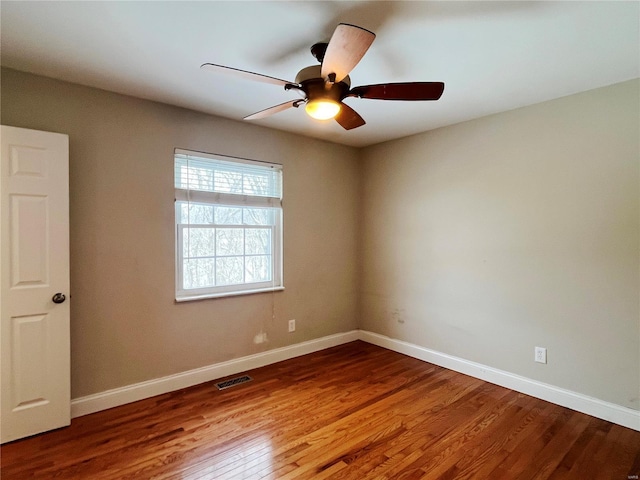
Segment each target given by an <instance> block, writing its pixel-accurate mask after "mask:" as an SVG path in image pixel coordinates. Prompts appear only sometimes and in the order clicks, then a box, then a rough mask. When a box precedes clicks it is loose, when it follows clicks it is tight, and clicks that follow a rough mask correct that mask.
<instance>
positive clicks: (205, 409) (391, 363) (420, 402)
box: [1, 342, 640, 480]
mask: <svg viewBox="0 0 640 480" xmlns="http://www.w3.org/2000/svg"><path fill="white" fill-rule="evenodd" d="M248 374H249V375H251V376H252V377H253V381H252V382H249V383H246V384H242V385H238V386H236V387H233V388H230V389H228V390H223V391H218V390H217V389H216V388H215V386H214V385H213V383H207V384H203V385H199V386H196V387H192V388H189V389H185V390H181V391H177V392H173V393H169V394H165V395H160V396H158V397H154V398H151V399H147V400H143V401H140V402H136V403H132V404H129V405H124V406H122V407H118V408H114V409H111V410H107V411H104V412H99V413H95V414H93V415H87V416H84V417H80V418H77V419H74V420H73V422H72V424H71V426H70V427H68V428H65V429H61V430H57V431H54V432H50V433H46V434H42V435H38V436H35V437H32V438H29V439H25V440H20V441H17V442H13V443H10V444H7V445H3V446H2V448H1V462H2V465H1V478H2V479H3V480H4V479H7V480H8V479H12V480H19V479H24V478H47V479H105V480H107V479H136V480H141V479H152V478H154V479H155V478H158V479H182V480H187V479H188V480H195V479H213V478H216V479H242V478H247V479H262V478H265V479H267V478H268V479H279V480H287V479H314V480H321V479H336V480H338V479H343V480H349V479H352V480H363V479H380V480H381V479H403V480H410V479H419V478H424V479H438V480H446V479H471V478H474V479H491V480H500V479H518V480H525V479H580V480H583V479H590V480H591V479H606V480H612V479H613V480H618V479H620V480H627V479H629V478H634V475H638V474H640V432H636V431H633V430H630V429H627V428H624V427H620V426H618V425H614V424H611V423H608V422H605V421H603V420H599V419H596V418H593V417H589V416H587V415H584V414H581V413H577V412H574V411H572V410H568V409H566V408H562V407H558V406H556V405H553V404H550V403H546V402H544V401H542V400H537V399H535V398H532V397H529V396H526V395H522V394H519V393H516V392H514V391H511V390H507V389H505V388H501V387H497V386H495V385H491V384H488V383H486V382H483V381H481V380H477V379H474V378H471V377H467V376H464V375H461V374H458V373H455V372H451V371H448V370H445V369H443V368H440V367H437V366H434V365H431V364H428V363H424V362H421V361H419V360H416V359H413V358H409V357H406V356H403V355H400V354H397V353H394V352H391V351H388V350H385V349H382V348H379V347H376V346H373V345H369V344H367V343H364V342H353V343H349V344H346V345H342V346H339V347H335V348H332V349H329V350H324V351H322V352H317V353H314V354H311V355H307V356H304V357H299V358H296V359H292V360H288V361H285V362H281V363H278V364H274V365H270V366H268V367H264V368H260V369H256V370H252V371H250V372H248ZM635 478H638V477H637V476H636V477H635Z"/></svg>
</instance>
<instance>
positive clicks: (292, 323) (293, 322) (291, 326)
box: [289, 318, 296, 332]
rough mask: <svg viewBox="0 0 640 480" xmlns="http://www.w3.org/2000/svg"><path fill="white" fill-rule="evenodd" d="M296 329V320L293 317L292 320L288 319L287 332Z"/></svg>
mask: <svg viewBox="0 0 640 480" xmlns="http://www.w3.org/2000/svg"><path fill="white" fill-rule="evenodd" d="M295 331H296V320H295V318H294V319H293V320H289V332H295Z"/></svg>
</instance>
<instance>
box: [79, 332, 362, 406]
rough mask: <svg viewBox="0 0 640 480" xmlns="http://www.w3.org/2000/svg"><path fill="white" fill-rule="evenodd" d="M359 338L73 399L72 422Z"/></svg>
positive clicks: (329, 339)
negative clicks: (79, 418)
mask: <svg viewBox="0 0 640 480" xmlns="http://www.w3.org/2000/svg"><path fill="white" fill-rule="evenodd" d="M358 338H359V332H358V330H352V331H350V332H345V333H338V334H335V335H329V336H326V337H322V338H318V339H316V340H310V341H308V342H303V343H298V344H296V345H290V346H288V347H282V348H276V349H274V350H269V351H266V352H262V353H257V354H255V355H249V356H246V357H242V358H236V359H233V360H229V361H227V362H222V363H216V364H214V365H208V366H206V367H201V368H196V369H194V370H188V371H186V372H182V373H177V374H175V375H169V376H167V377H162V378H156V379H153V380H148V381H146V382H140V383H136V384H134V385H128V386H126V387H121V388H114V389H113V390H107V391H104V392H100V393H96V394H93V395H88V396H86V397H79V398H75V399H73V400H71V418H76V417H81V416H82V415H88V414H90V413H95V412H99V411H101V410H106V409H108V408H113V407H118V406H120V405H125V404H127V403H131V402H136V401H138V400H143V399H145V398H149V397H153V396H155V395H161V394H163V393H168V392H173V391H175V390H180V389H182V388H187V387H191V386H193V385H198V384H200V383H204V382H209V381H211V380H216V379H218V378H222V377H226V376H229V375H235V374H236V373H240V372H246V371H247V370H251V369H253V368H259V367H264V366H265V365H270V364H272V363H276V362H280V361H282V360H288V359H290V358H295V357H299V356H300V355H306V354H308V353H313V352H317V351H319V350H324V349H326V348H330V347H335V346H337V345H342V344H343V343H348V342H353V341H354V340H358Z"/></svg>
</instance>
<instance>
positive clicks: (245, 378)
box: [216, 375, 253, 390]
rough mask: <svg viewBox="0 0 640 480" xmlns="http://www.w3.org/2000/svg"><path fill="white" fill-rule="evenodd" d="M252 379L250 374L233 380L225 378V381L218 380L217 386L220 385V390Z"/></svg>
mask: <svg viewBox="0 0 640 480" xmlns="http://www.w3.org/2000/svg"><path fill="white" fill-rule="evenodd" d="M251 380H253V379H252V378H251V377H250V376H249V375H243V376H242V377H238V378H232V379H231V380H225V381H224V382H218V383H216V387H218V390H224V389H225V388H231V387H235V386H236V385H240V384H241V383H246V382H250V381H251Z"/></svg>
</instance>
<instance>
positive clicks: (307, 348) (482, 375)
mask: <svg viewBox="0 0 640 480" xmlns="http://www.w3.org/2000/svg"><path fill="white" fill-rule="evenodd" d="M354 340H362V341H365V342H367V343H371V344H373V345H378V346H379V347H383V348H386V349H388V350H393V351H394V352H398V353H402V354H404V355H408V356H410V357H413V358H417V359H418V360H422V361H424V362H429V363H433V364H434V365H438V366H440V367H444V368H447V369H449V370H453V371H456V372H460V373H463V374H465V375H469V376H471V377H474V378H479V379H480V380H484V381H486V382H489V383H493V384H495V385H500V386H501V387H505V388H509V389H511V390H515V391H517V392H521V393H524V394H527V395H531V396H533V397H536V398H539V399H541V400H545V401H547V402H551V403H554V404H556V405H560V406H562V407H567V408H570V409H572V410H576V411H578V412H582V413H585V414H587V415H591V416H593V417H597V418H601V419H603V420H607V421H609V422H613V423H616V424H618V425H622V426H624V427H628V428H631V429H633V430H637V431H640V411H638V410H633V409H631V408H627V407H623V406H621V405H617V404H615V403H610V402H605V401H604V400H599V399H597V398H593V397H589V396H587V395H583V394H581V393H577V392H573V391H571V390H565V389H563V388H559V387H555V386H553V385H549V384H546V383H542V382H538V381H537V380H532V379H530V378H527V377H522V376H520V375H515V374H513V373H509V372H505V371H504V370H498V369H497V368H493V367H488V366H486V365H482V364H480V363H476V362H471V361H469V360H465V359H463V358H458V357H454V356H452V355H447V354H446V353H441V352H438V351H435V350H431V349H428V348H425V347H421V346H419V345H415V344H413V343H408V342H404V341H402V340H396V339H394V338H390V337H387V336H384V335H380V334H377V333H373V332H368V331H366V330H352V331H350V332H344V333H337V334H334V335H329V336H326V337H322V338H318V339H315V340H310V341H308V342H302V343H298V344H295V345H290V346H287V347H282V348H276V349H274V350H269V351H266V352H262V353H256V354H254V355H248V356H246V357H241V358H236V359H233V360H229V361H226V362H221V363H216V364H213V365H208V366H206V367H201V368H196V369H194V370H188V371H186V372H181V373H176V374H174V375H169V376H166V377H161V378H156V379H153V380H147V381H145V382H140V383H136V384H133V385H127V386H126V387H120V388H115V389H112V390H106V391H104V392H100V393H96V394H93V395H88V396H86V397H79V398H75V399H73V400H71V418H76V417H81V416H83V415H88V414H90V413H95V412H99V411H102V410H106V409H108V408H113V407H118V406H120V405H125V404H127V403H131V402H136V401H138V400H143V399H145V398H149V397H153V396H156V395H161V394H163V393H169V392H173V391H175V390H180V389H182V388H187V387H191V386H193V385H198V384H200V383H204V382H210V381H212V380H217V379H219V378H223V377H227V376H229V375H235V374H237V373H241V372H246V371H247V370H252V369H254V368H259V367H264V366H265V365H270V364H272V363H276V362H280V361H282V360H288V359H290V358H295V357H299V356H301V355H306V354H308V353H313V352H317V351H320V350H324V349H326V348H331V347H335V346H337V345H342V344H344V343H349V342H353V341H354Z"/></svg>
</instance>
